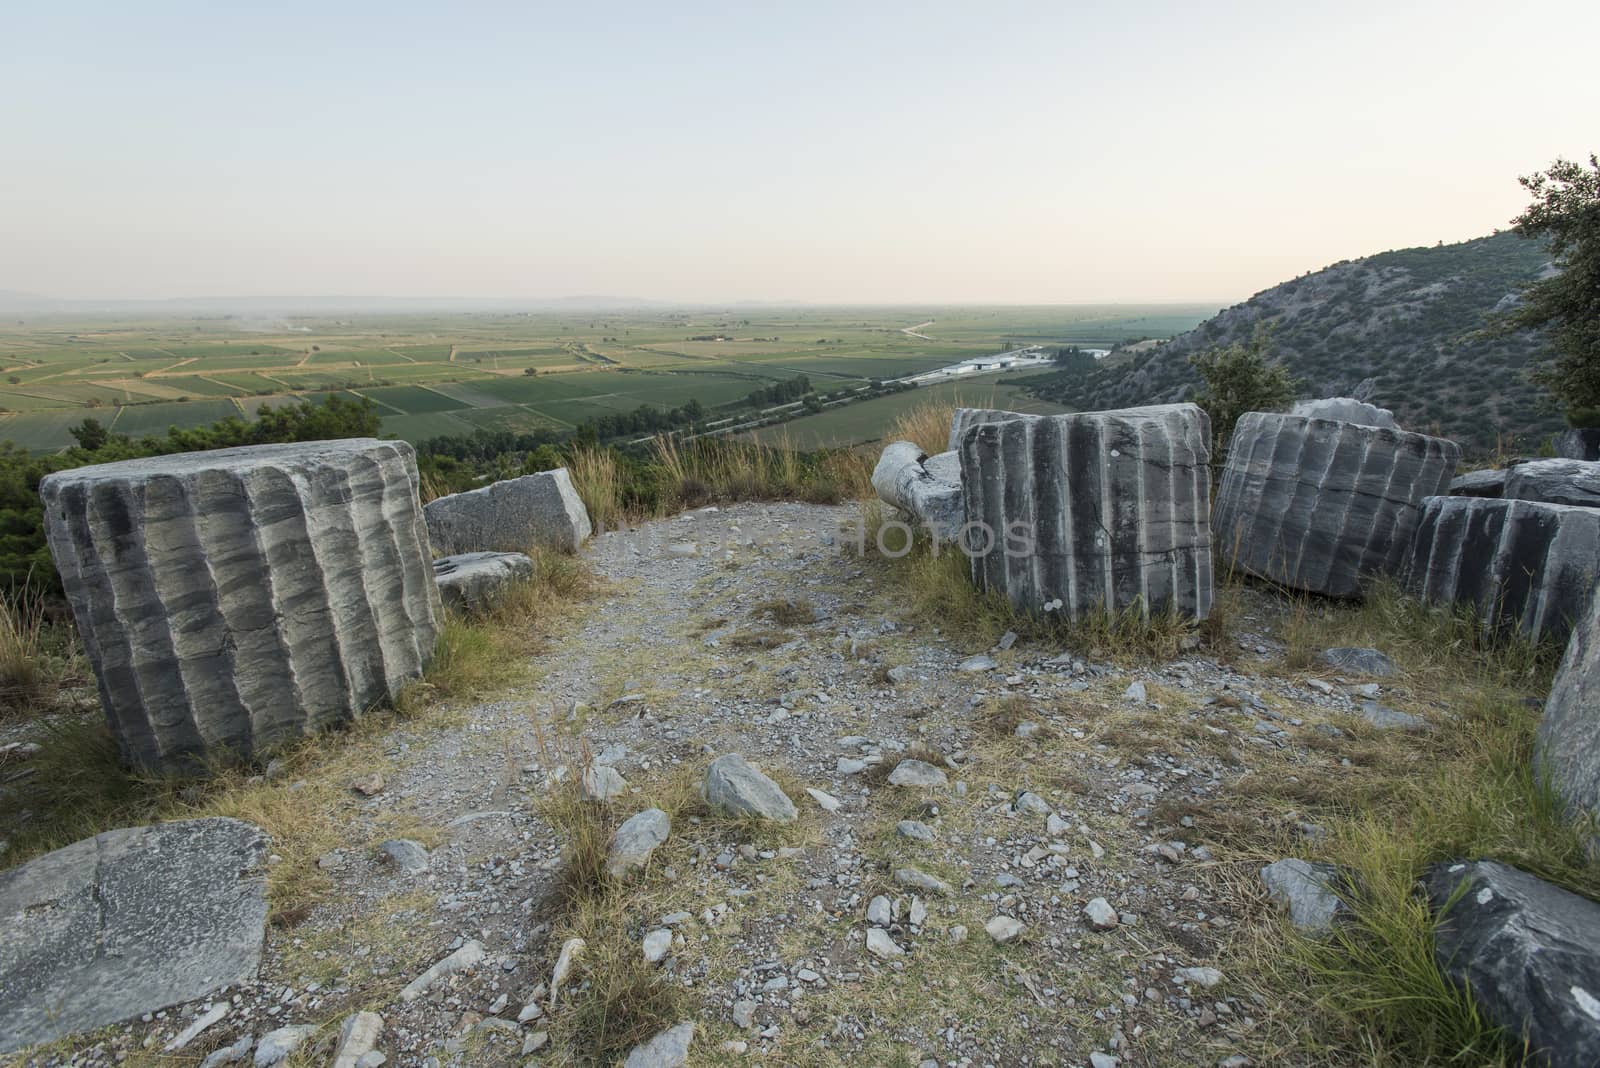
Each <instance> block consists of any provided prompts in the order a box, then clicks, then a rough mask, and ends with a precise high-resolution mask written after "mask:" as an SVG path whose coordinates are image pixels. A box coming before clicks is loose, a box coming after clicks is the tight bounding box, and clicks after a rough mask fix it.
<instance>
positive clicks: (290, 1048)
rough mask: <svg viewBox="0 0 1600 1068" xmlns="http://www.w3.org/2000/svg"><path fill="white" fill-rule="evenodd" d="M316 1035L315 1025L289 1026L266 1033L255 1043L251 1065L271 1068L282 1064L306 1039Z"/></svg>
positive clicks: (259, 1067)
mask: <svg viewBox="0 0 1600 1068" xmlns="http://www.w3.org/2000/svg"><path fill="white" fill-rule="evenodd" d="M316 1033H317V1027H316V1025H315V1024H290V1025H288V1026H287V1027H280V1028H278V1029H277V1030H274V1031H268V1032H267V1033H266V1034H264V1035H262V1036H261V1041H260V1042H258V1043H256V1055H255V1060H254V1062H253V1063H254V1064H255V1066H256V1068H272V1066H273V1065H274V1064H282V1063H283V1062H284V1061H286V1060H288V1059H289V1055H290V1054H292V1053H293V1052H294V1051H295V1050H297V1049H299V1048H300V1047H301V1046H303V1045H304V1044H305V1041H306V1039H308V1038H310V1037H311V1036H312V1035H314V1034H316Z"/></svg>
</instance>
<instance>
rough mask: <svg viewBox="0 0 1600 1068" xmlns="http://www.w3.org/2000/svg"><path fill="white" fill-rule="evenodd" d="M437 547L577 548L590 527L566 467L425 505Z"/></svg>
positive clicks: (452, 549) (503, 549)
mask: <svg viewBox="0 0 1600 1068" xmlns="http://www.w3.org/2000/svg"><path fill="white" fill-rule="evenodd" d="M423 514H424V515H425V516H426V518H427V521H428V536H429V537H430V538H432V539H433V548H434V550H435V551H436V552H441V553H446V554H453V553H474V552H486V551H496V552H522V551H524V550H526V549H528V548H530V547H532V546H539V547H542V548H546V549H558V550H560V551H561V552H568V553H570V552H576V551H577V548H578V546H580V545H582V544H583V543H584V542H585V541H586V540H588V537H589V535H590V534H591V533H593V529H592V528H591V527H590V525H589V512H588V510H587V509H585V508H584V506H583V501H582V500H581V499H580V498H579V497H578V491H577V490H576V489H575V488H573V485H572V479H571V477H570V476H568V474H567V469H566V468H565V467H558V468H556V469H555V470H554V471H541V472H539V473H538V474H536V475H523V476H522V477H521V478H508V479H506V480H504V481H503V482H495V483H493V484H491V485H488V486H485V487H483V488H482V489H475V490H471V491H469V492H467V493H452V494H451V495H450V496H448V497H440V498H438V499H436V500H433V501H429V502H428V506H427V507H426V508H424V509H423Z"/></svg>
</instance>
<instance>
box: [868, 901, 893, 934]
mask: <svg viewBox="0 0 1600 1068" xmlns="http://www.w3.org/2000/svg"><path fill="white" fill-rule="evenodd" d="M867 922H868V923H870V924H872V925H873V926H875V927H887V926H889V925H890V924H891V923H893V922H894V906H893V905H891V904H890V903H889V899H888V898H886V897H884V896H883V895H882V894H879V895H878V896H877V897H875V898H873V899H872V900H871V901H870V902H868V903H867Z"/></svg>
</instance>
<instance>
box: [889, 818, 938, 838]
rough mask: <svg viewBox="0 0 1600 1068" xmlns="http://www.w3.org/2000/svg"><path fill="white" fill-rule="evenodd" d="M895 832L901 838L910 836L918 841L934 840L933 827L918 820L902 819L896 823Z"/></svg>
mask: <svg viewBox="0 0 1600 1068" xmlns="http://www.w3.org/2000/svg"><path fill="white" fill-rule="evenodd" d="M895 832H896V833H897V834H899V835H900V837H901V838H910V839H912V840H913V841H917V842H931V841H933V828H932V827H929V826H928V825H927V824H926V823H922V822H920V821H918V820H901V821H900V822H899V823H897V824H895Z"/></svg>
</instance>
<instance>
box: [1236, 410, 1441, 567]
mask: <svg viewBox="0 0 1600 1068" xmlns="http://www.w3.org/2000/svg"><path fill="white" fill-rule="evenodd" d="M1460 456H1461V449H1460V447H1459V446H1457V445H1456V443H1455V442H1453V441H1447V440H1446V439H1444V438H1435V437H1429V436H1428V435H1426V434H1413V433H1409V432H1407V431H1404V430H1393V429H1389V428H1386V427H1371V426H1362V425H1360V424H1357V423H1350V422H1343V421H1338V420H1332V419H1311V418H1306V417H1303V416H1295V415H1279V414H1276V413H1270V412H1248V413H1246V414H1245V415H1243V416H1241V417H1240V419H1239V422H1238V424H1237V426H1236V427H1235V428H1234V432H1233V440H1232V442H1231V443H1230V445H1229V449H1228V463H1227V467H1226V468H1225V470H1224V471H1223V475H1222V484H1221V486H1220V487H1219V488H1218V490H1217V510H1216V515H1215V517H1214V522H1213V527H1214V528H1215V533H1216V539H1217V551H1218V552H1219V553H1220V554H1221V555H1222V556H1223V557H1224V558H1225V559H1229V560H1231V561H1232V563H1233V564H1234V566H1236V567H1238V568H1240V569H1242V570H1244V571H1248V572H1250V573H1251V574H1253V575H1258V576H1260V577H1262V578H1266V579H1271V580H1273V581H1275V582H1281V583H1283V584H1284V585H1286V586H1293V587H1296V588H1298V589H1303V590H1311V591H1313V592H1316V593H1325V594H1328V595H1330V596H1333V597H1359V596H1360V595H1361V592H1362V586H1363V583H1364V582H1366V581H1368V580H1369V579H1370V577H1371V576H1374V575H1394V574H1398V573H1399V571H1400V569H1401V567H1402V566H1403V565H1404V563H1405V560H1406V558H1407V554H1408V553H1409V551H1410V548H1411V537H1412V534H1413V533H1414V532H1415V530H1416V526H1417V520H1418V519H1419V518H1420V517H1421V514H1422V500H1423V498H1425V497H1433V496H1437V495H1440V494H1443V493H1445V492H1446V491H1447V490H1448V489H1449V486H1450V478H1451V476H1452V475H1453V474H1455V469H1456V461H1457V460H1458V459H1460Z"/></svg>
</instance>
